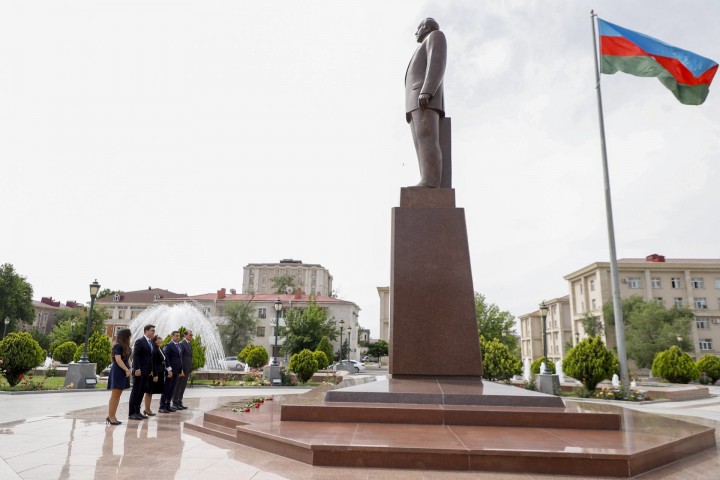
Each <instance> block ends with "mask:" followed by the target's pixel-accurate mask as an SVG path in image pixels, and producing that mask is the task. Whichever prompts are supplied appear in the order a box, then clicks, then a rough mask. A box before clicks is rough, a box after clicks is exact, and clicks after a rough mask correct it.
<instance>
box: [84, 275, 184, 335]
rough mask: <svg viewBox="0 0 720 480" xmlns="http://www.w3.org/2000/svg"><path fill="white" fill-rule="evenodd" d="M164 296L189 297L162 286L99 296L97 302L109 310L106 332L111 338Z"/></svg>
mask: <svg viewBox="0 0 720 480" xmlns="http://www.w3.org/2000/svg"><path fill="white" fill-rule="evenodd" d="M164 298H173V299H177V298H187V294H185V293H174V292H171V291H169V290H163V289H161V288H152V287H148V288H147V290H135V291H132V292H119V293H115V294H114V295H108V296H107V297H103V298H99V299H98V300H96V302H95V303H97V304H99V305H102V306H104V307H105V308H106V309H107V311H108V318H107V319H105V328H106V333H107V335H108V336H109V337H110V338H115V334H116V332H117V331H118V330H120V329H121V328H127V326H128V325H129V324H130V322H132V321H133V320H135V317H137V316H138V315H140V314H141V313H142V312H143V311H144V310H146V309H147V308H149V307H152V306H153V305H156V304H157V303H158V302H159V301H161V300H162V299H164Z"/></svg>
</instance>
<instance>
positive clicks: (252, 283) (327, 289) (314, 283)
mask: <svg viewBox="0 0 720 480" xmlns="http://www.w3.org/2000/svg"><path fill="white" fill-rule="evenodd" d="M285 276H287V277H291V278H292V279H293V280H294V285H295V287H296V288H300V289H302V291H303V292H308V293H309V294H310V295H319V296H325V297H332V296H333V284H332V282H333V277H332V275H330V272H329V271H328V269H327V268H325V267H323V266H322V265H318V264H311V263H303V262H302V260H293V259H291V258H286V259H283V260H280V262H278V263H248V264H247V265H246V266H245V267H244V268H243V283H242V292H243V293H255V294H260V295H266V294H274V293H276V292H275V288H274V287H273V279H274V278H276V277H285ZM284 293H286V294H290V293H293V290H292V289H291V290H290V291H288V292H284Z"/></svg>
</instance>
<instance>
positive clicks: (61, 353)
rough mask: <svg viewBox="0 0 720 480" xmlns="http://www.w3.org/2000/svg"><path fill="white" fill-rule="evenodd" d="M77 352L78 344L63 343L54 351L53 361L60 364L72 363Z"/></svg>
mask: <svg viewBox="0 0 720 480" xmlns="http://www.w3.org/2000/svg"><path fill="white" fill-rule="evenodd" d="M75 350H77V344H76V343H75V342H71V341H67V342H65V343H61V344H60V345H58V346H57V347H55V350H53V360H57V361H58V362H60V363H70V362H72V359H73V357H74V356H75Z"/></svg>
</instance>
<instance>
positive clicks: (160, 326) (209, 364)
mask: <svg viewBox="0 0 720 480" xmlns="http://www.w3.org/2000/svg"><path fill="white" fill-rule="evenodd" d="M148 324H150V325H155V333H156V334H157V335H160V336H161V337H163V338H165V337H167V336H168V335H170V333H171V332H172V331H173V330H179V329H180V327H185V328H189V329H190V330H192V331H193V333H194V334H195V336H196V337H197V336H199V337H200V340H201V341H202V344H203V345H204V346H205V367H204V369H205V370H226V368H225V365H224V364H223V363H222V360H223V358H224V357H225V352H224V350H223V347H222V344H221V343H220V335H219V334H218V331H217V327H216V326H215V323H214V322H213V320H212V319H211V318H208V317H206V316H205V314H204V313H203V311H202V310H201V309H200V308H198V307H197V306H195V305H193V304H191V303H179V304H175V305H162V304H161V305H155V306H153V307H150V308H148V309H147V310H145V311H143V312H142V313H141V314H140V315H138V316H137V317H136V318H135V320H133V321H132V322H130V325H128V328H129V329H130V331H131V332H132V340H131V344H132V343H134V342H135V340H136V339H138V338H140V337H141V336H142V334H143V327H144V326H145V325H148Z"/></svg>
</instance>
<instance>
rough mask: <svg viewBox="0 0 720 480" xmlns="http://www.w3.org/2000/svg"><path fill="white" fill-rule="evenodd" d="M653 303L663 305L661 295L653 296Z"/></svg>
mask: <svg viewBox="0 0 720 480" xmlns="http://www.w3.org/2000/svg"><path fill="white" fill-rule="evenodd" d="M655 303H657V304H658V305H665V301H663V297H655Z"/></svg>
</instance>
